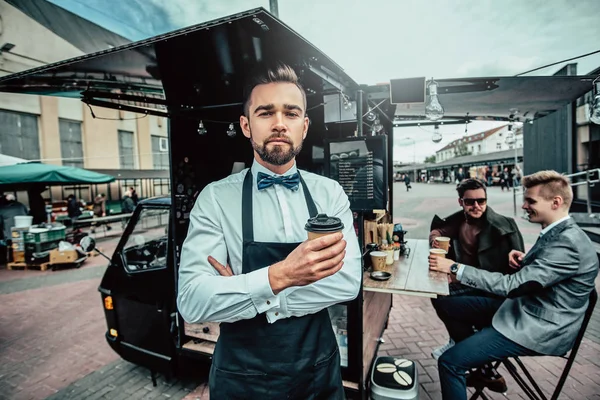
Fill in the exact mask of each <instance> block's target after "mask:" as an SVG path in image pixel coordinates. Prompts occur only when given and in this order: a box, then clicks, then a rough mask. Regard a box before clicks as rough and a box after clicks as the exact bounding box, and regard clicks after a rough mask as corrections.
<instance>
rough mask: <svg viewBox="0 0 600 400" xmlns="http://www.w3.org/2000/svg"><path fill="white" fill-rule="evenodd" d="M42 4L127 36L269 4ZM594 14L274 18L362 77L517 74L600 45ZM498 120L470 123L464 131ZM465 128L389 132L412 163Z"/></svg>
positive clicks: (299, 11) (356, 4)
mask: <svg viewBox="0 0 600 400" xmlns="http://www.w3.org/2000/svg"><path fill="white" fill-rule="evenodd" d="M50 1H51V2H53V3H55V4H58V5H60V6H62V7H64V8H66V9H68V10H70V11H72V12H74V13H76V14H78V15H81V16H82V17H84V18H87V19H89V20H91V21H94V22H96V23H97V24H99V25H102V26H104V27H106V28H107V29H110V30H112V31H114V32H117V33H119V34H121V35H123V36H125V37H127V38H129V39H132V40H139V39H143V38H147V37H150V36H154V35H158V34H161V33H165V32H169V31H172V30H174V29H178V28H182V27H185V26H190V25H194V24H198V23H201V22H204V21H209V20H212V19H216V18H219V17H223V16H226V15H229V14H232V13H236V12H239V11H244V10H248V9H251V8H254V7H264V8H266V9H267V10H268V9H269V1H268V0H220V1H217V0H168V1H165V0H127V1H123V0H50ZM599 17H600V0H577V1H571V0H551V1H548V0H544V1H542V0H526V1H524V0H475V1H472V0H468V1H467V0H462V1H461V0H455V1H445V0H360V1H359V0H303V1H297V0H294V1H293V0H279V18H280V19H281V20H283V21H284V22H285V23H286V24H288V25H289V26H290V27H291V28H292V29H294V30H295V31H296V32H298V33H299V34H300V35H302V36H303V37H305V38H306V39H308V40H309V41H310V42H311V43H313V44H314V45H315V46H317V47H318V48H319V49H321V50H322V51H323V52H325V53H326V54H327V55H329V56H330V57H331V58H332V59H333V60H334V61H335V62H337V63H338V64H339V65H340V66H341V67H342V68H344V69H345V70H346V72H347V73H348V74H349V75H350V76H351V77H352V78H353V79H354V80H355V81H357V82H359V83H365V84H374V83H379V82H388V81H389V80H390V79H392V78H409V77H418V76H426V77H435V78H456V77H465V76H470V77H475V76H509V75H515V74H518V73H521V72H524V71H527V70H529V69H533V68H536V67H539V66H542V65H546V64H549V63H552V62H556V61H560V60H564V59H567V58H570V57H575V56H579V55H582V54H585V53H589V52H592V51H596V50H599V49H600V42H599V41H598V37H599V35H598V33H599V31H600V28H599V26H600V22H599V21H600V18H599ZM575 62H577V63H578V74H580V75H583V74H587V73H588V72H590V71H592V70H594V69H595V68H597V67H598V66H600V54H595V55H593V56H590V57H586V58H583V59H580V60H577V61H575ZM563 65H564V64H561V65H557V66H553V67H549V68H546V69H544V70H540V71H538V72H536V73H534V74H536V75H551V74H553V73H554V72H556V71H557V70H559V69H560V68H561V67H562V66H563ZM497 125H498V124H492V125H486V124H485V123H477V124H475V123H474V124H470V125H469V134H471V133H477V132H481V131H483V130H486V129H491V128H492V127H494V126H497ZM426 129H428V130H429V131H432V130H433V129H432V128H426ZM444 131H447V132H444ZM463 133H464V126H462V127H461V128H458V125H453V126H448V127H444V128H443V130H442V134H443V136H444V140H443V141H442V142H441V143H439V144H437V145H435V144H433V143H432V142H431V140H430V137H431V133H430V132H427V131H424V130H423V129H419V128H403V129H401V130H398V129H397V130H396V132H395V134H396V137H395V139H396V142H397V143H400V142H401V137H411V138H414V139H415V140H416V141H417V145H416V146H397V148H396V149H395V154H396V156H395V159H401V160H402V161H404V160H405V159H408V160H411V161H412V159H413V153H414V156H415V159H416V161H417V162H420V161H422V160H423V158H424V157H426V156H428V155H431V154H433V153H434V152H435V150H437V149H439V148H441V147H443V146H444V145H445V144H447V143H448V142H449V141H451V140H454V139H456V138H458V137H460V136H461V135H462V134H463ZM409 141H410V139H406V140H404V142H403V143H406V142H409ZM413 147H414V150H415V151H414V152H413Z"/></svg>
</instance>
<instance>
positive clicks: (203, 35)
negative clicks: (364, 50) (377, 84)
mask: <svg viewBox="0 0 600 400" xmlns="http://www.w3.org/2000/svg"><path fill="white" fill-rule="evenodd" d="M73 33H74V34H76V32H73ZM276 61H277V62H283V63H286V64H289V65H291V66H292V67H294V68H295V69H296V70H297V71H298V72H299V73H300V80H301V82H302V84H303V86H304V87H305V89H306V91H307V96H308V97H309V103H310V97H311V96H315V99H316V98H317V97H318V96H321V95H323V94H324V93H327V92H330V93H339V92H340V91H343V92H344V93H346V94H348V95H353V94H354V93H355V92H356V90H357V88H358V85H357V83H356V82H354V81H353V80H352V79H351V78H350V77H349V76H348V75H347V74H346V73H345V72H344V71H343V70H342V69H341V68H340V67H339V66H338V65H337V64H336V63H335V62H333V61H332V60H331V59H330V58H329V57H327V56H326V55H325V54H324V53H323V52H321V51H320V50H319V49H317V48H316V47H315V46H313V45H312V44H310V43H309V42H308V41H306V40H305V39H304V38H302V37H301V36H300V35H298V34H297V33H296V32H294V31H293V30H291V29H290V28H289V27H288V26H286V25H285V24H283V23H282V22H281V21H280V20H278V19H276V18H275V17H273V16H272V15H271V14H269V13H268V12H267V11H266V10H264V9H262V8H257V9H254V10H250V11H246V12H242V13H239V14H235V15H232V16H229V17H225V18H221V19H218V20H214V21H210V22H205V23H202V24H199V25H195V26H192V27H188V28H184V29H180V30H177V31H174V32H170V33H167V34H164V35H160V36H156V37H153V38H150V39H146V40H142V41H139V42H135V43H131V44H127V45H123V46H120V47H116V48H113V49H109V50H105V51H101V52H97V53H94V54H90V55H87V56H82V57H78V58H73V59H69V60H65V61H61V62H58V63H54V64H50V65H47V66H43V67H39V68H35V69H31V70H28V71H23V72H21V73H16V74H12V75H8V76H5V77H2V78H0V91H4V92H14V93H29V94H38V95H50V96H63V97H72V98H82V100H83V101H84V102H86V103H88V104H92V105H98V106H106V107H112V108H120V109H123V110H126V111H127V110H129V111H136V112H142V113H148V114H154V115H162V116H171V115H173V114H177V113H187V114H197V113H198V112H199V111H201V110H206V109H208V108H215V107H231V106H232V105H236V106H238V105H240V104H241V102H242V100H243V94H244V93H243V88H244V84H245V82H246V81H247V78H248V75H249V74H250V73H252V72H253V69H254V67H255V66H257V65H259V64H261V63H274V62H276ZM165 77H168V78H169V79H170V80H171V81H174V83H171V84H170V86H169V85H167V83H166V82H165ZM215 78H217V79H215ZM167 86H169V87H167ZM320 102H322V100H321V101H319V103H320Z"/></svg>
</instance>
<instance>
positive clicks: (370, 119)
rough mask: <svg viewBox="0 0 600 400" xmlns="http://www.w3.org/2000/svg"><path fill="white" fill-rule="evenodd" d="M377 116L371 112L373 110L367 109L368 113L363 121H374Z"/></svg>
mask: <svg viewBox="0 0 600 400" xmlns="http://www.w3.org/2000/svg"><path fill="white" fill-rule="evenodd" d="M376 118H377V115H376V114H375V113H374V112H373V109H372V108H371V107H369V111H368V112H367V113H366V114H365V119H366V120H367V121H369V122H373V121H375V119H376Z"/></svg>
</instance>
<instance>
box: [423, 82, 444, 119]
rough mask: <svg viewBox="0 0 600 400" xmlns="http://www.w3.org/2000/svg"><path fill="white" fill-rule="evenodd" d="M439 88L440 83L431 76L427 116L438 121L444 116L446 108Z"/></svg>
mask: <svg viewBox="0 0 600 400" xmlns="http://www.w3.org/2000/svg"><path fill="white" fill-rule="evenodd" d="M437 88H438V83H437V82H436V81H434V80H433V78H431V80H430V81H429V83H428V84H427V89H428V91H429V97H428V98H427V103H426V104H425V118H427V119H428V120H430V121H438V120H440V119H442V118H443V117H444V108H443V107H442V105H441V104H440V100H439V98H438V92H437Z"/></svg>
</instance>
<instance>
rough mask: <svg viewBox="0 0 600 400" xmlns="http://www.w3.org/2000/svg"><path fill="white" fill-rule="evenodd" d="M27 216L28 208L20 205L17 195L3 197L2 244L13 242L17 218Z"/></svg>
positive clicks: (1, 217) (0, 222)
mask: <svg viewBox="0 0 600 400" xmlns="http://www.w3.org/2000/svg"><path fill="white" fill-rule="evenodd" d="M23 215H27V207H25V205H23V204H22V203H19V202H18V201H17V199H16V198H15V195H14V194H12V193H8V194H7V195H5V196H3V199H2V203H1V204H0V243H1V242H2V241H4V243H5V244H6V241H8V240H11V239H12V236H11V228H12V227H14V226H15V217H18V216H23Z"/></svg>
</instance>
